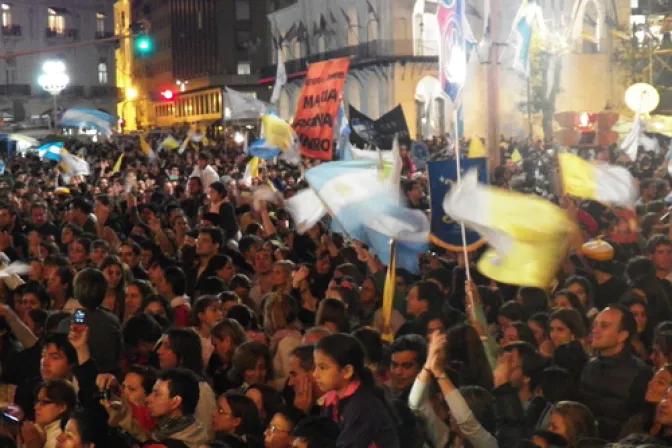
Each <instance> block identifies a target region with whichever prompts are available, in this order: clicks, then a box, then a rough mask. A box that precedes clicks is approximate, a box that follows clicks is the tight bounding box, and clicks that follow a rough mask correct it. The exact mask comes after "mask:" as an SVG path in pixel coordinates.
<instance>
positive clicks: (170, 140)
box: [161, 135, 180, 151]
mask: <svg viewBox="0 0 672 448" xmlns="http://www.w3.org/2000/svg"><path fill="white" fill-rule="evenodd" d="M161 145H162V146H163V147H164V148H166V149H167V150H169V151H172V150H174V149H177V148H179V147H180V143H179V142H178V141H177V140H175V137H173V136H172V135H169V136H168V137H166V138H165V139H164V140H163V142H162V143H161Z"/></svg>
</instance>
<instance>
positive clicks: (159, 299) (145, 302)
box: [142, 294, 175, 322]
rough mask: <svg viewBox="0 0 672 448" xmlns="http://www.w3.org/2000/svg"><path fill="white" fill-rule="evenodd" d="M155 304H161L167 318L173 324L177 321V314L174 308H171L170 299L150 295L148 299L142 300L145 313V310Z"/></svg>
mask: <svg viewBox="0 0 672 448" xmlns="http://www.w3.org/2000/svg"><path fill="white" fill-rule="evenodd" d="M155 302H156V303H159V304H161V307H162V308H163V309H164V310H165V311H166V316H168V320H169V321H171V322H173V321H174V320H175V313H174V311H173V308H172V307H171V306H170V302H168V299H166V298H165V297H163V296H162V295H160V294H150V295H148V296H147V297H145V298H144V299H143V300H142V309H143V311H144V310H145V308H147V307H148V306H149V304H151V303H155Z"/></svg>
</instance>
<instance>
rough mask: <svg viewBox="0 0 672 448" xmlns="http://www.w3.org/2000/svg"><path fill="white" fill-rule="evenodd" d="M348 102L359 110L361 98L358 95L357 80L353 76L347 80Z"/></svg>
mask: <svg viewBox="0 0 672 448" xmlns="http://www.w3.org/2000/svg"><path fill="white" fill-rule="evenodd" d="M347 87H348V104H350V105H351V106H352V107H354V108H355V109H359V110H361V108H362V105H361V100H360V96H359V81H357V80H356V79H355V78H354V77H352V78H350V79H349V80H348V84H347Z"/></svg>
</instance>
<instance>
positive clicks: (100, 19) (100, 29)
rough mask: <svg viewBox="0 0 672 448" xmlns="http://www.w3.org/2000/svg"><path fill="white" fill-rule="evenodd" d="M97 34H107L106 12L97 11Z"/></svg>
mask: <svg viewBox="0 0 672 448" xmlns="http://www.w3.org/2000/svg"><path fill="white" fill-rule="evenodd" d="M96 34H98V35H103V34H105V14H103V13H102V12H97V13H96Z"/></svg>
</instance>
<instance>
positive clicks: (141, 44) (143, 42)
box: [135, 36, 152, 53]
mask: <svg viewBox="0 0 672 448" xmlns="http://www.w3.org/2000/svg"><path fill="white" fill-rule="evenodd" d="M135 48H136V49H137V50H138V52H140V53H149V52H150V51H152V40H151V39H150V38H149V37H146V36H144V37H140V38H138V40H136V41H135Z"/></svg>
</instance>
